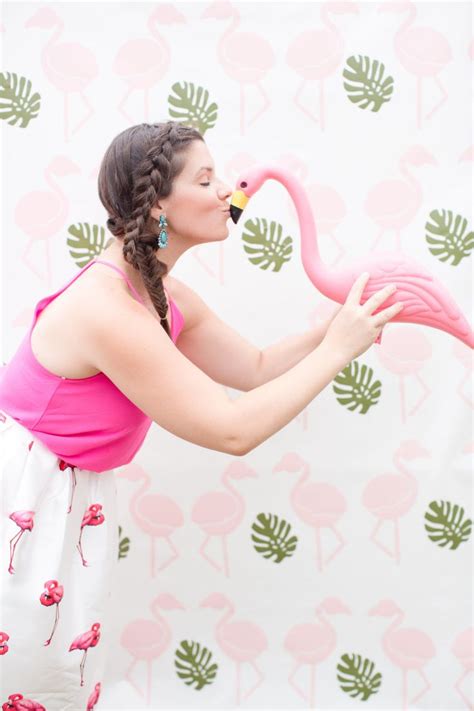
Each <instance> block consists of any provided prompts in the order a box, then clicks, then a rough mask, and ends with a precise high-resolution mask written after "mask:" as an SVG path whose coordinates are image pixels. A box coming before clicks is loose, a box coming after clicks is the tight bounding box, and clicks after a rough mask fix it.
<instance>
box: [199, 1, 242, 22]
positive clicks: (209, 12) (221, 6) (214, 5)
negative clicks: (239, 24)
mask: <svg viewBox="0 0 474 711" xmlns="http://www.w3.org/2000/svg"><path fill="white" fill-rule="evenodd" d="M234 14H235V10H234V8H233V6H232V5H231V3H230V2H229V0H215V2H211V4H210V5H208V6H207V7H206V8H205V9H204V11H203V12H202V13H201V18H202V19H208V18H211V17H212V18H214V19H216V20H226V19H227V18H228V17H232V16H233V15H234Z"/></svg>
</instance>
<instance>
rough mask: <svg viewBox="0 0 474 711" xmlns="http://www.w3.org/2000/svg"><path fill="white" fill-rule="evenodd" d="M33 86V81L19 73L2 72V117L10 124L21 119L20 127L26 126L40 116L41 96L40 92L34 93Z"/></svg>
mask: <svg viewBox="0 0 474 711" xmlns="http://www.w3.org/2000/svg"><path fill="white" fill-rule="evenodd" d="M31 87H32V84H31V81H30V80H29V79H25V77H19V76H18V74H14V73H13V74H11V73H10V72H2V73H1V74H0V118H2V119H3V120H4V121H7V123H9V124H10V126H15V125H16V124H17V123H18V122H19V121H20V122H21V123H20V124H19V128H26V127H27V126H28V124H29V123H30V121H31V119H34V118H36V117H37V116H38V114H39V110H40V106H41V96H40V95H39V94H38V92H35V93H34V94H32V93H31Z"/></svg>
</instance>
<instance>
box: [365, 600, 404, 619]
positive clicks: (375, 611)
mask: <svg viewBox="0 0 474 711" xmlns="http://www.w3.org/2000/svg"><path fill="white" fill-rule="evenodd" d="M400 612H401V610H400V608H399V607H398V605H397V603H396V602H394V601H393V600H389V599H384V600H379V601H378V603H377V604H376V605H374V607H372V608H371V609H370V610H369V616H370V617H373V616H374V615H376V616H378V617H392V616H393V615H398V614H399V613H400Z"/></svg>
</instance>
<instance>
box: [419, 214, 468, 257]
mask: <svg viewBox="0 0 474 711" xmlns="http://www.w3.org/2000/svg"><path fill="white" fill-rule="evenodd" d="M430 217H431V219H432V222H429V221H428V222H427V223H426V225H425V230H426V232H427V233H428V234H427V235H426V241H427V242H428V244H432V245H434V246H433V247H430V248H429V250H430V252H431V254H432V255H433V256H435V257H437V258H438V259H439V260H440V261H441V262H447V261H448V259H450V258H452V262H451V266H452V267H455V266H457V265H458V264H459V262H460V261H461V259H464V258H465V257H469V256H470V254H471V252H472V250H473V248H474V232H472V231H471V232H466V228H467V220H466V218H465V217H462V215H454V213H453V211H452V210H432V211H431V212H430Z"/></svg>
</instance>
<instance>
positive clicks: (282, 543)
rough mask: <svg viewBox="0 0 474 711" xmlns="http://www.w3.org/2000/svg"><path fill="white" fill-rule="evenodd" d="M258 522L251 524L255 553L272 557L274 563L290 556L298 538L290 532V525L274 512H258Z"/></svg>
mask: <svg viewBox="0 0 474 711" xmlns="http://www.w3.org/2000/svg"><path fill="white" fill-rule="evenodd" d="M257 521H258V523H253V524H252V531H253V532H254V533H253V534H252V541H253V543H254V548H255V550H256V551H257V553H260V554H261V555H263V557H264V558H273V562H274V563H281V561H282V560H285V558H290V557H291V556H292V555H293V553H294V552H295V550H296V544H297V542H298V538H297V537H296V536H294V535H292V534H291V526H290V524H289V523H288V522H287V521H285V519H283V518H280V517H279V516H276V515H274V514H264V513H261V514H258V516H257Z"/></svg>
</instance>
